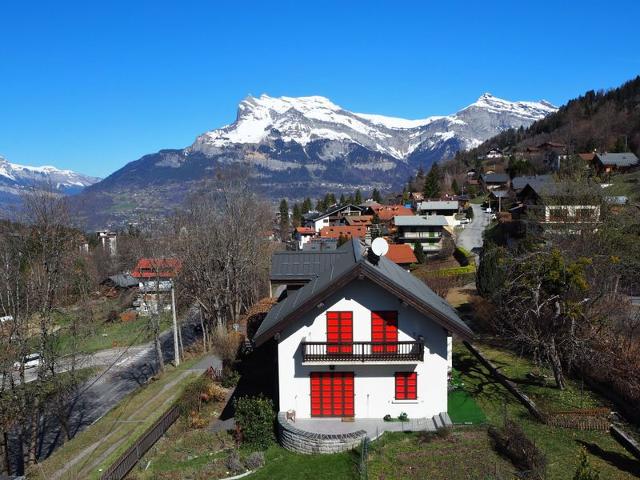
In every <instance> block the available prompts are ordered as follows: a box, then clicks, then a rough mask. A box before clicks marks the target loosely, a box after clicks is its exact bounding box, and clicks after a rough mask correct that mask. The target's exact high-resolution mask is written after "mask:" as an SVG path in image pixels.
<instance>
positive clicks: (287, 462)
mask: <svg viewBox="0 0 640 480" xmlns="http://www.w3.org/2000/svg"><path fill="white" fill-rule="evenodd" d="M265 459H266V465H265V466H264V467H263V468H261V469H260V470H258V471H257V472H256V473H254V474H252V475H249V476H248V477H246V478H247V479H250V480H272V479H278V480H299V479H314V480H315V479H317V480H343V479H344V480H348V479H356V478H358V476H357V463H358V456H357V454H356V453H355V452H344V453H336V454H333V455H301V454H297V453H293V452H289V451H288V450H285V449H284V448H281V447H278V446H276V445H274V446H273V447H271V448H269V450H267V452H266V455H265Z"/></svg>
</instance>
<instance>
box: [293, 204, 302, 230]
mask: <svg viewBox="0 0 640 480" xmlns="http://www.w3.org/2000/svg"><path fill="white" fill-rule="evenodd" d="M291 216H292V217H293V228H297V227H299V226H300V225H301V224H302V213H301V212H300V206H299V205H298V204H297V203H296V204H294V205H293V213H292V215H291Z"/></svg>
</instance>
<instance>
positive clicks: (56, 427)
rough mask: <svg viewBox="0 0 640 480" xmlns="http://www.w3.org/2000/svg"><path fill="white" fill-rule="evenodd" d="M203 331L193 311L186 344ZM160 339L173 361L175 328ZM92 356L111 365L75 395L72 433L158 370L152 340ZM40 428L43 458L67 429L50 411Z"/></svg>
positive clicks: (14, 451)
mask: <svg viewBox="0 0 640 480" xmlns="http://www.w3.org/2000/svg"><path fill="white" fill-rule="evenodd" d="M201 334H202V332H201V331H200V328H199V321H197V317H196V315H194V314H192V312H190V313H189V314H188V315H187V318H186V319H185V320H184V321H183V324H182V341H183V345H184V347H185V348H186V347H187V346H189V345H191V344H192V343H194V342H195V341H197V340H199V338H200V337H201ZM161 340H162V353H163V357H164V360H165V362H171V361H173V334H172V332H171V331H167V332H164V333H163V334H162V336H161ZM92 357H93V360H91V361H93V362H95V364H96V365H104V362H107V364H108V365H109V366H110V368H108V369H107V370H103V371H102V372H101V373H100V374H98V375H97V376H95V377H93V378H91V379H89V380H88V381H87V382H86V384H85V385H84V386H83V387H82V388H81V394H80V395H79V396H78V397H77V398H76V400H75V402H74V405H73V409H72V412H71V415H70V417H69V419H68V423H69V425H70V430H71V431H72V433H73V435H75V434H77V433H78V432H80V431H82V430H84V429H85V428H86V427H87V426H89V425H91V424H92V423H94V422H95V421H96V420H98V419H99V418H101V417H102V416H103V415H105V414H106V413H107V412H108V411H109V410H111V409H112V408H113V407H115V406H116V405H117V404H118V403H119V402H120V400H122V398H123V397H124V396H126V395H127V394H129V393H131V392H133V391H134V390H136V389H137V388H139V387H140V386H142V385H143V384H144V383H145V382H146V381H147V380H148V379H149V378H150V377H151V376H153V375H154V374H155V372H156V368H157V365H156V359H155V351H154V349H153V345H152V344H151V343H147V344H144V345H139V346H136V347H130V348H129V349H124V348H122V349H109V350H106V351H103V352H100V353H99V354H96V355H93V356H92ZM213 366H214V368H221V363H220V362H219V361H217V364H214V365H213ZM40 431H41V432H42V433H41V435H40V441H39V445H38V458H40V459H44V458H47V457H48V456H49V455H51V453H53V451H54V450H55V449H56V448H58V447H59V446H60V445H61V444H62V443H64V432H63V430H62V428H61V426H60V421H59V420H58V419H57V418H55V416H53V415H51V414H48V415H45V416H43V418H42V419H41V424H40ZM10 444H11V448H10V453H11V457H12V460H13V461H12V463H13V464H14V469H15V468H17V469H18V472H19V473H22V468H21V461H20V458H21V452H20V442H18V441H17V439H16V438H15V437H13V438H10ZM14 471H15V470H14Z"/></svg>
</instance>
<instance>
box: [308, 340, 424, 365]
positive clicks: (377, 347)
mask: <svg viewBox="0 0 640 480" xmlns="http://www.w3.org/2000/svg"><path fill="white" fill-rule="evenodd" d="M301 346H302V361H303V362H363V363H364V362H393V361H398V360H400V361H420V362H421V361H423V360H424V343H423V342H416V341H409V342H348V343H343V342H302V343H301Z"/></svg>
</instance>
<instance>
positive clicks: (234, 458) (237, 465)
mask: <svg viewBox="0 0 640 480" xmlns="http://www.w3.org/2000/svg"><path fill="white" fill-rule="evenodd" d="M227 468H228V469H229V471H231V472H232V473H235V474H238V473H242V472H244V471H245V470H246V468H245V467H244V465H243V464H242V462H241V461H240V455H239V454H238V452H237V451H236V450H234V451H232V452H231V455H229V458H227Z"/></svg>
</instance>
